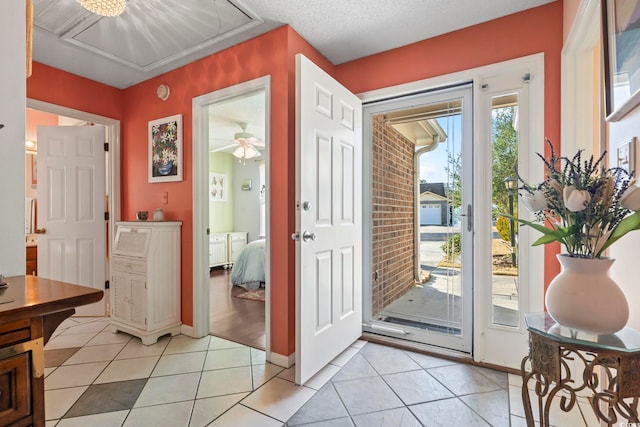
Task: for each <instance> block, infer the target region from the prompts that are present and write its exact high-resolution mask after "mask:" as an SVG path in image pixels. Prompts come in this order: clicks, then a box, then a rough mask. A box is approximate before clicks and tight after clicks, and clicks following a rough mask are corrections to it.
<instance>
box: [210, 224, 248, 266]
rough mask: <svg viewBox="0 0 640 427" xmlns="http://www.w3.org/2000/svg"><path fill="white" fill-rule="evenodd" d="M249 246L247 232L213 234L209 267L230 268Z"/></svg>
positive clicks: (211, 236)
mask: <svg viewBox="0 0 640 427" xmlns="http://www.w3.org/2000/svg"><path fill="white" fill-rule="evenodd" d="M245 246H247V232H246V231H232V232H230V233H213V234H211V235H210V236H209V267H210V268H213V267H219V266H224V267H230V266H232V265H233V263H234V262H236V260H237V259H238V255H240V252H242V249H243V248H244V247H245Z"/></svg>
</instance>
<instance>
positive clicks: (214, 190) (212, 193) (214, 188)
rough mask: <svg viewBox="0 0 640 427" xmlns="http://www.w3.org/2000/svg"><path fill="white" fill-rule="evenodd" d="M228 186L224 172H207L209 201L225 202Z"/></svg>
mask: <svg viewBox="0 0 640 427" xmlns="http://www.w3.org/2000/svg"><path fill="white" fill-rule="evenodd" d="M228 186H229V183H228V179H227V175H226V174H224V173H217V172H209V201H211V202H226V201H227V189H228Z"/></svg>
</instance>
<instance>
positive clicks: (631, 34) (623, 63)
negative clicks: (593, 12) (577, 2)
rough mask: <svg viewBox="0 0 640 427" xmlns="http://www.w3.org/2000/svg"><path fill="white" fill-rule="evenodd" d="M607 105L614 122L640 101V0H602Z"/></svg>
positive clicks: (607, 110)
mask: <svg viewBox="0 0 640 427" xmlns="http://www.w3.org/2000/svg"><path fill="white" fill-rule="evenodd" d="M601 7H602V27H603V30H604V31H603V42H604V43H603V47H604V77H605V106H606V116H607V121H610V122H615V121H618V120H620V119H622V118H623V117H624V116H625V115H626V114H628V113H629V112H630V111H631V110H633V109H634V108H635V107H636V106H638V105H639V104H640V0H602V3H601Z"/></svg>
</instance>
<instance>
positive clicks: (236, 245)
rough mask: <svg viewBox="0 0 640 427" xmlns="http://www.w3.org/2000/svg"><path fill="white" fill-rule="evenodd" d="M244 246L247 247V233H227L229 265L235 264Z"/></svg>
mask: <svg viewBox="0 0 640 427" xmlns="http://www.w3.org/2000/svg"><path fill="white" fill-rule="evenodd" d="M245 246H247V233H244V232H234V233H229V262H230V263H231V264H233V263H234V262H236V260H237V259H238V256H239V255H240V252H242V249H244V247H245Z"/></svg>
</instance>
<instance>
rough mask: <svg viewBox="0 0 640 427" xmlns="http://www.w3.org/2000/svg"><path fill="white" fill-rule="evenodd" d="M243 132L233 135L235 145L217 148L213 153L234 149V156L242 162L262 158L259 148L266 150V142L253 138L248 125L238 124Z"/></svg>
mask: <svg viewBox="0 0 640 427" xmlns="http://www.w3.org/2000/svg"><path fill="white" fill-rule="evenodd" d="M238 125H239V126H240V129H242V132H237V133H236V134H234V135H233V144H231V145H227V146H224V147H220V148H217V149H215V150H213V152H218V151H227V150H229V149H230V148H234V147H235V150H233V152H232V153H231V154H233V155H234V156H235V157H237V158H238V159H239V160H240V161H241V162H242V161H244V160H246V159H252V158H254V157H260V151H259V150H258V147H260V148H264V142H260V140H259V139H258V138H256V137H255V136H253V134H252V133H248V132H247V123H244V122H241V123H238Z"/></svg>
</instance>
